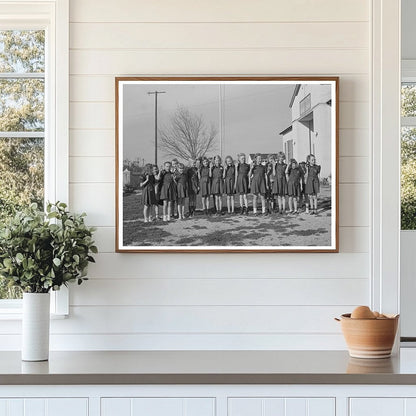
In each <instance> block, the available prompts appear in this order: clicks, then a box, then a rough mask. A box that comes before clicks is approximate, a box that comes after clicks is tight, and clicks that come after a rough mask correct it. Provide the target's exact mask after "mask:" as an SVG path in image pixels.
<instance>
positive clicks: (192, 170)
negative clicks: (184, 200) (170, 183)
mask: <svg viewBox="0 0 416 416" xmlns="http://www.w3.org/2000/svg"><path fill="white" fill-rule="evenodd" d="M190 165H191V166H190V167H189V169H188V170H187V172H186V173H187V175H188V197H189V218H193V217H194V214H195V209H196V196H197V195H198V192H199V177H198V168H197V162H196V160H194V159H191V160H190Z"/></svg>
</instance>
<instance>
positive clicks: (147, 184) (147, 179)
mask: <svg viewBox="0 0 416 416" xmlns="http://www.w3.org/2000/svg"><path fill="white" fill-rule="evenodd" d="M155 182H156V180H155V177H154V176H153V173H152V165H151V164H150V163H148V164H147V165H146V166H145V167H144V175H143V177H142V180H141V182H140V186H141V187H142V197H143V216H144V222H151V221H152V206H153V205H155V204H156V195H155Z"/></svg>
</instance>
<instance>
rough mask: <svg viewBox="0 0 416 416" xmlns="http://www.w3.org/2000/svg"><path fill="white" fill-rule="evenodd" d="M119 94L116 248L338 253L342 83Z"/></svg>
mask: <svg viewBox="0 0 416 416" xmlns="http://www.w3.org/2000/svg"><path fill="white" fill-rule="evenodd" d="M115 87H116V88H115V90H116V126H115V131H116V250H117V251H118V252H198V253H200V252H242V253H246V252H338V77H120V78H116V85H115Z"/></svg>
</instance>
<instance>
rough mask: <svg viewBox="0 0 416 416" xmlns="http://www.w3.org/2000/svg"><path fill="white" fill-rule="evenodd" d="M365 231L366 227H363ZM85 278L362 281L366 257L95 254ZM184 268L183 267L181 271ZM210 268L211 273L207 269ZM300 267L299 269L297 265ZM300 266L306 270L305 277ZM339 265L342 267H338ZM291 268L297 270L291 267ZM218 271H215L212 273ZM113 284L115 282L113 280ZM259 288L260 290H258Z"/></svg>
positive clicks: (285, 254)
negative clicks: (94, 260)
mask: <svg viewBox="0 0 416 416" xmlns="http://www.w3.org/2000/svg"><path fill="white" fill-rule="evenodd" d="M363 229H365V230H366V227H363ZM95 257H96V258H97V263H96V264H91V265H90V269H89V275H90V276H91V277H92V278H93V277H98V278H108V279H114V278H115V277H114V276H117V279H118V278H132V279H134V278H138V277H149V278H151V277H155V278H163V277H166V276H167V275H168V276H169V279H177V278H179V279H181V278H182V279H183V278H189V279H210V278H211V277H213V276H214V277H215V276H216V277H223V278H224V279H227V278H250V279H254V278H265V277H267V278H271V279H274V278H279V277H283V278H292V279H298V278H300V279H302V278H303V279H307V278H315V277H318V278H330V279H332V278H347V279H349V278H358V279H362V278H366V277H367V276H368V272H369V270H368V255H367V254H365V253H340V254H333V255H331V256H329V255H328V254H324V253H316V254H296V253H274V254H273V253H260V254H253V253H251V254H232V253H230V254H192V255H178V254H168V253H166V254H163V253H157V254H133V255H131V254H124V253H109V254H97V255H96V256H95ZM184 264H185V267H184ZM208 264H212V265H213V266H214V269H215V270H212V268H210V267H207V265H208ZM300 264H301V265H302V266H299V265H300ZM303 264H304V265H305V266H307V268H308V273H305V271H304V268H303ZM340 264H342V267H340V266H339V265H340ZM295 265H297V266H299V267H295ZM216 268H218V270H216ZM116 282H117V280H116ZM259 288H260V287H259Z"/></svg>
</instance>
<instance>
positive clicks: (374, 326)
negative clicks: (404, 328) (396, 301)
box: [337, 313, 399, 359]
mask: <svg viewBox="0 0 416 416" xmlns="http://www.w3.org/2000/svg"><path fill="white" fill-rule="evenodd" d="M337 320H338V321H341V329H342V333H343V334H344V338H345V341H346V343H347V345H348V350H349V353H350V356H351V357H354V358H369V359H371V358H388V357H390V356H391V349H392V348H393V344H394V339H395V337H396V332H397V327H398V323H399V315H395V316H389V317H387V318H381V319H352V318H351V314H350V313H346V314H344V315H341V319H340V320H339V319H337Z"/></svg>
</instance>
